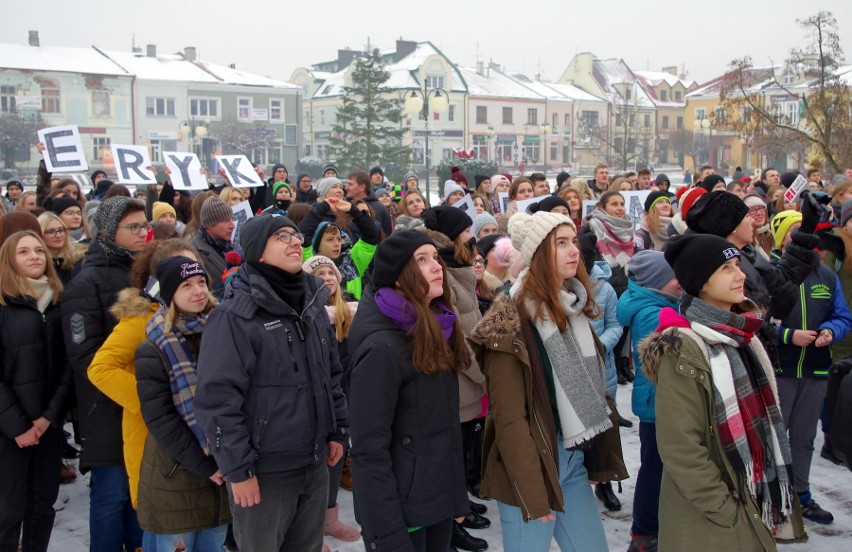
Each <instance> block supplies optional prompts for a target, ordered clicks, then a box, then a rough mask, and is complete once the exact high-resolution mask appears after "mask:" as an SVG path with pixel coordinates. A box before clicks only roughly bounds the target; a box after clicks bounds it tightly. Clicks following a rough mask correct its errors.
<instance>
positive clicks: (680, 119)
mask: <svg viewBox="0 0 852 552" xmlns="http://www.w3.org/2000/svg"><path fill="white" fill-rule="evenodd" d="M675 128H678V129H681V128H683V117H678V118H677V123H676V127H675Z"/></svg>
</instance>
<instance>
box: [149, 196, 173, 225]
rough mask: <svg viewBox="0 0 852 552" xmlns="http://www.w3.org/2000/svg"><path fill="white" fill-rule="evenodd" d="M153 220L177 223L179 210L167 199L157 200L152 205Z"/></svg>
mask: <svg viewBox="0 0 852 552" xmlns="http://www.w3.org/2000/svg"><path fill="white" fill-rule="evenodd" d="M151 222H153V223H154V224H157V223H158V222H166V223H169V224H172V225H174V224H177V212H176V211H175V208H174V207H172V206H171V205H169V204H168V203H166V202H165V201H155V202H154V205H153V206H152V207H151Z"/></svg>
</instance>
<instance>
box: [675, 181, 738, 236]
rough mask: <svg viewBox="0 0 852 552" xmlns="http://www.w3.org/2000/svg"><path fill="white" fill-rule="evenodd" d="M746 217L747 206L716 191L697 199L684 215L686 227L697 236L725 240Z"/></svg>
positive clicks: (732, 197) (730, 194)
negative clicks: (697, 234)
mask: <svg viewBox="0 0 852 552" xmlns="http://www.w3.org/2000/svg"><path fill="white" fill-rule="evenodd" d="M747 216H748V206H747V205H746V204H745V203H744V202H743V200H742V199H740V198H739V197H737V196H735V195H734V194H732V193H731V192H723V191H722V190H718V191H715V192H713V193H711V194H705V195H703V196H701V197H699V198H698V201H696V202H695V204H694V205H693V206H692V208H690V209H689V213H688V214H687V215H686V225H687V226H689V227H690V228H691V229H692V231H693V232H697V233H699V234H712V235H714V236H719V237H720V238H727V237H728V236H730V235H731V232H733V231H734V230H735V229H736V228H737V226H739V224H740V223H741V222H742V220H743V219H744V218H746V217H747Z"/></svg>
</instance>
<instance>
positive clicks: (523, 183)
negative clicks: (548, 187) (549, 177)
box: [509, 176, 535, 201]
mask: <svg viewBox="0 0 852 552" xmlns="http://www.w3.org/2000/svg"><path fill="white" fill-rule="evenodd" d="M532 197H535V191H534V190H533V183H532V181H531V180H530V179H529V178H527V177H526V176H519V177H517V178H515V179H514V180H513V181H512V186H511V187H510V188H509V201H522V200H524V199H530V198H532Z"/></svg>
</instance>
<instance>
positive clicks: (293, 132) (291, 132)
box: [284, 125, 299, 146]
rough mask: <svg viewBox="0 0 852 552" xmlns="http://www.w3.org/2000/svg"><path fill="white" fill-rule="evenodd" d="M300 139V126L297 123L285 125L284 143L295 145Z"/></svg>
mask: <svg viewBox="0 0 852 552" xmlns="http://www.w3.org/2000/svg"><path fill="white" fill-rule="evenodd" d="M298 141H299V127H298V126H297V125H284V145H285V146H295V145H296V143H297V142H298Z"/></svg>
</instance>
